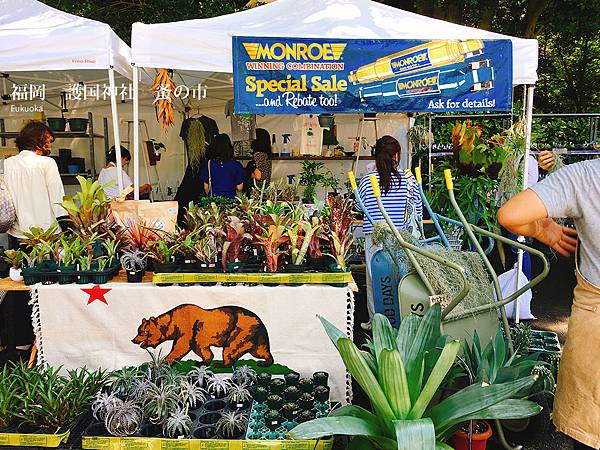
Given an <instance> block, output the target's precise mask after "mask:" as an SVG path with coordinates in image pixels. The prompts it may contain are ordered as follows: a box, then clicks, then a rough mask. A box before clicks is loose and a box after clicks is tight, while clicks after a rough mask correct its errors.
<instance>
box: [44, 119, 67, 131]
mask: <svg viewBox="0 0 600 450" xmlns="http://www.w3.org/2000/svg"><path fill="white" fill-rule="evenodd" d="M46 122H48V128H50V131H65V127H66V126H67V119H65V118H63V117H47V118H46Z"/></svg>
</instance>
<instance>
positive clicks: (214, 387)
mask: <svg viewBox="0 0 600 450" xmlns="http://www.w3.org/2000/svg"><path fill="white" fill-rule="evenodd" d="M230 389H231V380H229V379H228V378H221V377H217V376H213V377H212V378H211V379H209V380H208V383H207V389H206V391H207V392H208V393H209V394H210V395H212V396H213V397H214V398H218V399H221V398H225V397H226V396H227V394H228V393H229V390H230Z"/></svg>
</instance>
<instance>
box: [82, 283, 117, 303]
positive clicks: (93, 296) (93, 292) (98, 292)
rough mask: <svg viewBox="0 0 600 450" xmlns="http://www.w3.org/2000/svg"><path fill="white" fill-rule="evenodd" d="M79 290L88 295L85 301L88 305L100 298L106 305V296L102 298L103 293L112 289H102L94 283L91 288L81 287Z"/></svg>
mask: <svg viewBox="0 0 600 450" xmlns="http://www.w3.org/2000/svg"><path fill="white" fill-rule="evenodd" d="M81 290H82V291H83V292H85V293H86V294H88V295H89V296H90V299H89V300H88V302H87V304H88V305H89V304H90V303H92V302H93V301H95V300H100V301H101V302H103V303H104V304H105V305H108V302H107V301H106V298H104V294H106V293H107V292H110V291H111V290H112V289H102V288H101V287H100V286H98V285H96V286H94V287H93V288H92V289H81Z"/></svg>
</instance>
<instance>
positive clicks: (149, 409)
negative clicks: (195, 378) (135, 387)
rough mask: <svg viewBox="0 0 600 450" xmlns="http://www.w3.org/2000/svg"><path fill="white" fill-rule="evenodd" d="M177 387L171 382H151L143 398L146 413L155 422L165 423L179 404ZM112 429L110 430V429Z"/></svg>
mask: <svg viewBox="0 0 600 450" xmlns="http://www.w3.org/2000/svg"><path fill="white" fill-rule="evenodd" d="M178 400H179V399H178V396H177V388H176V386H175V385H173V384H170V383H164V382H163V383H160V385H158V384H155V383H150V385H149V389H148V390H147V391H146V393H145V395H144V397H143V398H142V404H143V410H144V415H145V416H146V417H148V420H150V422H152V423H154V424H159V423H163V422H164V421H165V420H166V419H167V418H168V417H169V414H170V413H171V411H174V410H175V408H176V406H177V405H178ZM109 431H110V430H109Z"/></svg>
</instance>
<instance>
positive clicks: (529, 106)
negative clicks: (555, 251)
mask: <svg viewBox="0 0 600 450" xmlns="http://www.w3.org/2000/svg"><path fill="white" fill-rule="evenodd" d="M533 89H534V86H533V85H526V86H524V91H525V93H524V94H525V95H524V98H525V102H524V105H523V109H524V113H525V114H524V115H525V117H524V120H525V154H524V156H523V189H522V190H526V189H527V187H528V186H527V180H528V176H527V172H528V171H529V155H530V151H531V127H532V126H533ZM522 238H523V237H522V236H519V238H518V239H522ZM522 267H523V250H520V249H519V253H518V257H517V281H516V283H517V285H516V288H517V289H519V287H520V286H519V274H520V273H521V270H522ZM515 322H516V323H519V298H517V299H516V302H515Z"/></svg>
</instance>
